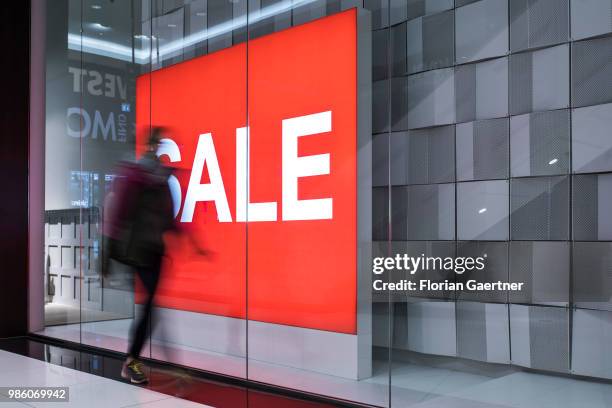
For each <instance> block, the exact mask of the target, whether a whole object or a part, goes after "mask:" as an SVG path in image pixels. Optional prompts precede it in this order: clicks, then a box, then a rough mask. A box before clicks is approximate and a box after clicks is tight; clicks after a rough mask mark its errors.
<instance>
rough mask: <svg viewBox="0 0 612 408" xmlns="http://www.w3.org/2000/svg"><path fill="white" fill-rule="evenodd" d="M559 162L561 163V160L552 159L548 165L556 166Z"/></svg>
mask: <svg viewBox="0 0 612 408" xmlns="http://www.w3.org/2000/svg"><path fill="white" fill-rule="evenodd" d="M558 161H559V159H552V160H551V161H549V162H548V164H550V165H551V166H552V165H553V164H555V163H556V162H558Z"/></svg>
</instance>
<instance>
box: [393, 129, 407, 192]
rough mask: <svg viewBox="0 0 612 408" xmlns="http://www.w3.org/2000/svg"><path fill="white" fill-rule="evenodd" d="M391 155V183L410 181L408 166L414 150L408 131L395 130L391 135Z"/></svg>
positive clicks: (401, 183)
mask: <svg viewBox="0 0 612 408" xmlns="http://www.w3.org/2000/svg"><path fill="white" fill-rule="evenodd" d="M389 141H390V149H391V151H390V156H391V168H390V172H391V184H392V185H404V184H409V183H408V177H407V173H408V166H409V165H410V164H411V161H410V160H409V158H410V154H411V151H412V146H411V145H410V139H409V137H408V132H394V133H391V134H390V135H389Z"/></svg>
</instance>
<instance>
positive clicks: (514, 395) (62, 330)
mask: <svg viewBox="0 0 612 408" xmlns="http://www.w3.org/2000/svg"><path fill="white" fill-rule="evenodd" d="M129 324H130V321H129V320H124V321H107V322H99V323H83V324H81V325H80V326H78V325H66V326H55V327H47V328H46V329H45V334H46V335H48V336H51V337H55V338H63V339H65V340H69V341H76V342H78V341H79V340H81V341H82V342H83V343H86V344H90V345H96V346H98V347H103V348H107V349H115V350H118V351H119V350H125V348H126V347H127V335H126V334H125V333H128V331H129ZM79 336H80V337H79ZM171 347H173V348H174V347H177V345H175V344H173V345H172V346H171ZM152 350H155V348H154V347H153V348H152ZM178 351H179V352H183V353H184V356H185V358H186V359H188V360H189V361H188V362H187V363H186V364H187V365H189V366H194V365H196V366H200V367H202V368H205V369H209V370H212V371H214V372H225V373H230V374H231V372H232V370H233V371H236V370H238V371H236V372H237V373H239V372H240V371H239V369H240V368H241V367H242V368H244V366H245V359H244V358H242V359H241V358H238V357H234V356H224V355H219V354H218V353H211V352H208V351H206V350H188V351H186V350H178ZM383 354H384V355H382V356H379V357H380V359H378V360H375V365H374V373H373V375H372V377H370V378H368V379H365V380H361V381H354V380H349V379H344V378H340V377H334V376H329V375H323V374H317V373H313V372H309V371H306V370H299V369H294V368H290V367H284V366H278V365H274V364H269V363H264V362H261V361H256V360H249V378H256V379H257V380H258V381H261V382H264V383H269V384H276V385H282V386H285V387H287V388H292V389H300V390H303V391H307V392H312V393H316V394H320V395H328V396H333V397H336V398H341V399H344V400H349V401H359V402H363V403H368V404H371V405H375V406H382V407H387V406H389V397H388V396H389V392H388V391H389V388H390V389H391V402H392V403H391V406H392V407H394V408H395V407H401V408H405V407H409V408H438V407H439V408H504V407H506V408H612V383H610V382H604V381H600V382H598V381H591V380H588V379H579V378H570V377H563V376H558V375H548V374H539V373H534V372H529V371H523V370H521V369H519V368H516V367H509V366H507V365H494V364H482V363H480V364H477V363H472V362H469V361H465V360H463V361H462V360H460V359H456V360H455V359H451V360H444V359H442V360H439V362H438V363H436V364H432V360H427V361H425V359H424V360H423V361H419V360H418V359H417V360H411V361H408V362H407V361H400V359H399V358H398V359H396V358H394V363H393V370H392V374H391V376H389V369H388V367H389V366H388V364H387V363H385V362H384V359H386V358H387V357H388V355H387V354H386V353H383ZM178 355H179V356H180V355H181V354H180V353H178ZM178 362H179V363H180V362H181V361H180V359H179V361H178ZM389 377H391V387H389ZM0 408H2V407H0Z"/></svg>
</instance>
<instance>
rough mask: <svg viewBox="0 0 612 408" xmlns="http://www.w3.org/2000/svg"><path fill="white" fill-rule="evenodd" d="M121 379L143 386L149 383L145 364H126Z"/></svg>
mask: <svg viewBox="0 0 612 408" xmlns="http://www.w3.org/2000/svg"><path fill="white" fill-rule="evenodd" d="M121 377H123V378H125V379H129V380H130V382H132V383H133V384H143V383H146V382H148V381H149V379H148V378H147V376H146V374H145V373H144V364H142V363H141V362H140V361H138V360H132V361H131V362H130V363H128V364H124V365H123V368H122V370H121Z"/></svg>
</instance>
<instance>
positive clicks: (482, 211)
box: [478, 208, 487, 214]
mask: <svg viewBox="0 0 612 408" xmlns="http://www.w3.org/2000/svg"><path fill="white" fill-rule="evenodd" d="M484 212H487V209H486V208H481V209H480V210H478V214H482V213H484Z"/></svg>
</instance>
